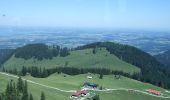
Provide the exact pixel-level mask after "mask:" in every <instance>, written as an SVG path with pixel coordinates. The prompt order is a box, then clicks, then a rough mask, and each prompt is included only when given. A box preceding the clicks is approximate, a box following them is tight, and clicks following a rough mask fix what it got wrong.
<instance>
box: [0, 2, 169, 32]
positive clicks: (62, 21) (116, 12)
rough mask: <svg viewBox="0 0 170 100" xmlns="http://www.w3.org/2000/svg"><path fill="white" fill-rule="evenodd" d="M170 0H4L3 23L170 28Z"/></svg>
mask: <svg viewBox="0 0 170 100" xmlns="http://www.w3.org/2000/svg"><path fill="white" fill-rule="evenodd" d="M169 12H170V1H168V0H162V1H160V0H114V1H113V0H48V1H46V0H41V1H38V0H37V1H35V0H29V1H23V0H15V1H11V0H3V1H0V26H1V27H4V26H15V27H71V28H104V29H105V28H106V29H107V28H108V29H143V30H153V31H154V30H158V31H170V24H169V23H170V20H169V18H170V13H169Z"/></svg>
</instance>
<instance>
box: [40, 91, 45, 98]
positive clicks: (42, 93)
mask: <svg viewBox="0 0 170 100" xmlns="http://www.w3.org/2000/svg"><path fill="white" fill-rule="evenodd" d="M40 100H45V94H44V92H41V99H40Z"/></svg>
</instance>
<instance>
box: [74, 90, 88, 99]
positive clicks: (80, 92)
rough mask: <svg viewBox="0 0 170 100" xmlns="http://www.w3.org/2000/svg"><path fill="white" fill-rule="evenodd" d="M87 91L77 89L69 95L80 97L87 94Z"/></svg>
mask: <svg viewBox="0 0 170 100" xmlns="http://www.w3.org/2000/svg"><path fill="white" fill-rule="evenodd" d="M87 93H88V91H87V90H82V91H77V92H75V93H73V94H72V95H71V97H80V96H85V95H87Z"/></svg>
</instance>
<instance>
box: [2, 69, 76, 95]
mask: <svg viewBox="0 0 170 100" xmlns="http://www.w3.org/2000/svg"><path fill="white" fill-rule="evenodd" d="M0 74H2V75H6V76H9V77H13V78H19V77H18V76H15V75H11V74H7V73H3V72H0ZM22 79H23V80H26V81H27V82H28V83H32V84H36V85H39V86H43V87H46V88H50V89H55V90H58V91H61V92H71V93H72V92H76V90H69V91H67V90H62V89H59V88H55V87H51V86H47V85H44V84H40V83H37V82H34V81H31V80H27V79H24V78H22Z"/></svg>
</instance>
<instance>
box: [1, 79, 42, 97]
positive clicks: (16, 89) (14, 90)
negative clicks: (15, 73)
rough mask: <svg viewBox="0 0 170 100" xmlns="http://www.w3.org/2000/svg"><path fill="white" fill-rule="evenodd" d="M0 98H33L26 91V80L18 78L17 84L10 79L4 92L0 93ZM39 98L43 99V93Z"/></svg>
mask: <svg viewBox="0 0 170 100" xmlns="http://www.w3.org/2000/svg"><path fill="white" fill-rule="evenodd" d="M0 100H34V98H33V96H32V94H31V93H28V85H27V81H23V80H22V79H21V77H19V78H18V81H17V84H16V83H15V82H14V81H13V80H11V81H10V82H9V83H8V84H7V87H6V90H5V92H4V93H1V94H0ZM41 100H45V94H44V93H43V92H42V93H41Z"/></svg>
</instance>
